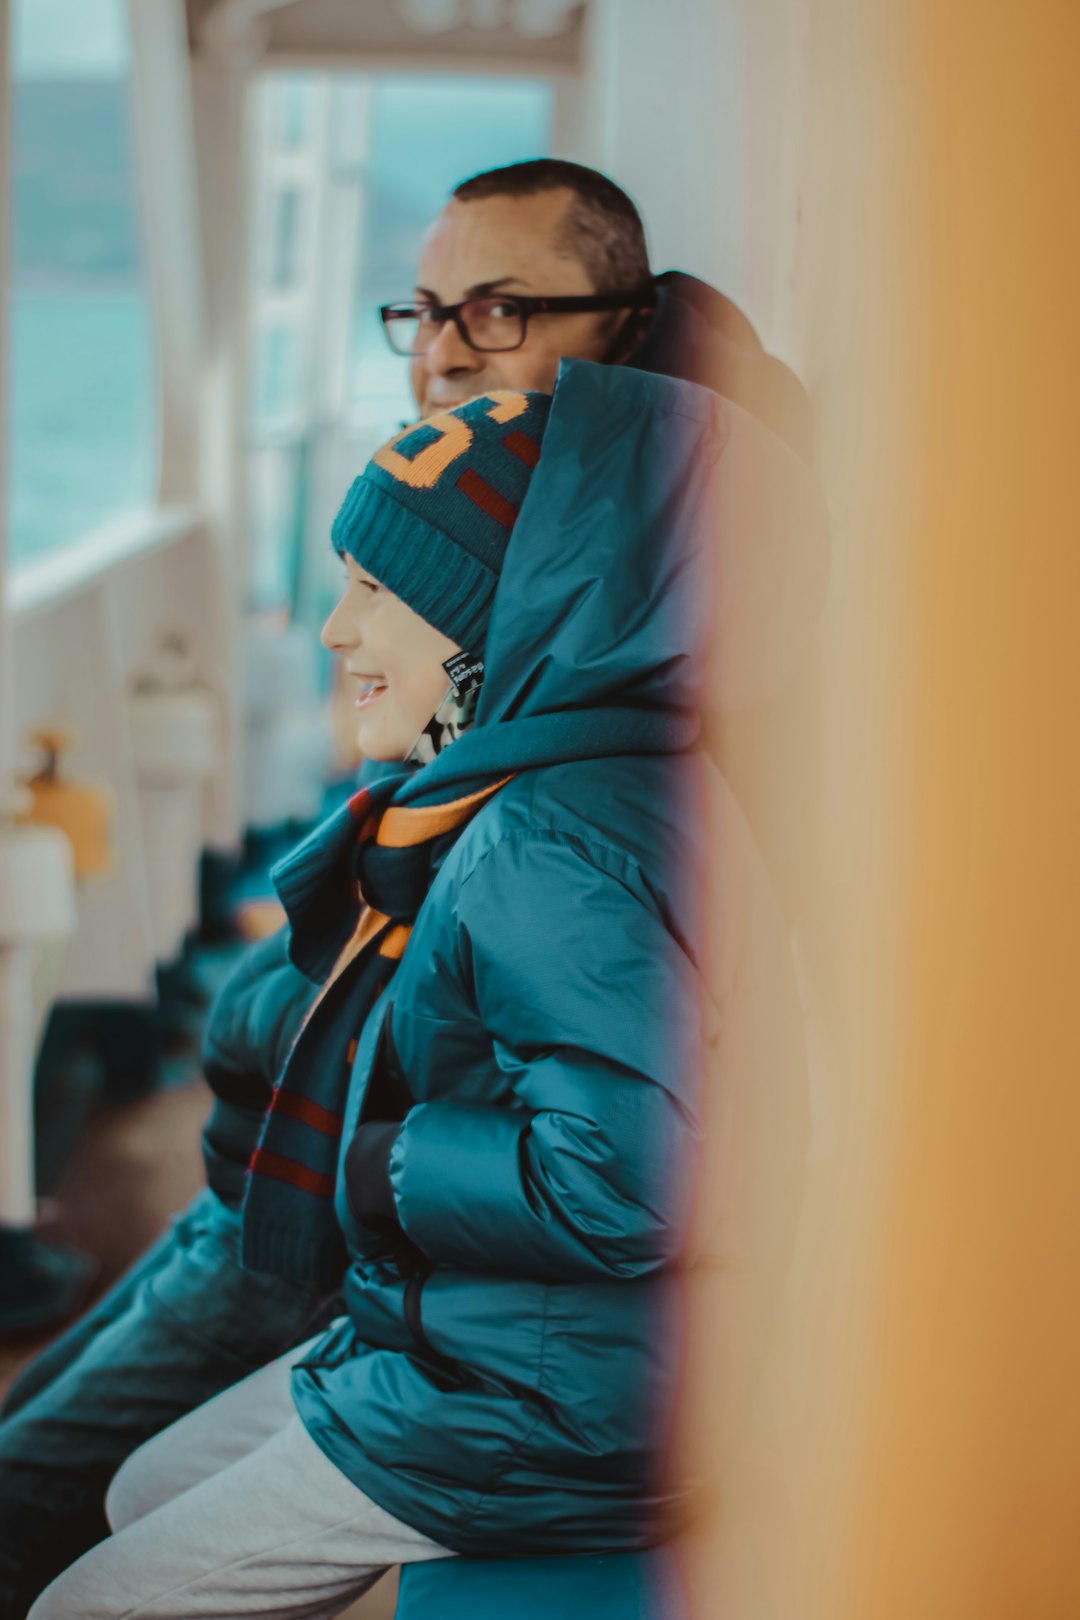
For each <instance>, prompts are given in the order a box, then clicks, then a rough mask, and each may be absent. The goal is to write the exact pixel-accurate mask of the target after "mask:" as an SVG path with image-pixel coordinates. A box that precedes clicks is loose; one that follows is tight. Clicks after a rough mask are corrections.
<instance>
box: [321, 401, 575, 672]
mask: <svg viewBox="0 0 1080 1620" xmlns="http://www.w3.org/2000/svg"><path fill="white" fill-rule="evenodd" d="M550 408H551V399H550V397H549V396H548V395H547V394H537V393H527V394H519V393H512V392H510V391H508V390H500V391H498V392H496V393H492V394H479V395H478V396H477V397H476V398H475V399H470V400H468V401H467V402H466V403H465V404H464V405H458V406H456V407H455V408H454V410H452V411H442V412H440V414H439V415H437V416H429V417H428V418H427V419H426V420H425V421H423V422H416V423H413V424H412V425H411V426H409V427H406V428H403V429H402V431H401V432H400V433H397V434H395V435H394V437H393V438H392V439H390V440H388V441H387V443H386V444H384V445H383V447H382V449H381V450H377V451H376V452H375V454H374V456H373V457H372V458H371V460H370V461H369V462H368V464H367V466H366V467H365V468H364V471H363V472H362V473H361V474H360V476H359V478H357V479H356V481H355V482H354V484H353V486H352V488H351V489H350V490H349V493H348V494H347V495H346V497H345V500H344V501H343V503H342V506H341V510H340V511H339V512H338V515H337V517H336V518H335V519H334V525H333V528H332V529H331V531H330V535H331V539H332V541H333V543H334V546H335V548H336V550H337V551H338V552H339V553H341V554H342V555H344V554H345V553H348V555H349V556H351V557H354V558H355V559H356V561H357V562H358V563H359V564H360V566H361V568H364V569H366V570H367V572H368V573H369V574H371V575H372V576H373V577H374V578H375V579H377V580H378V581H379V583H380V585H385V587H386V589H387V590H389V591H393V593H394V595H395V596H400V597H401V599H402V601H403V602H405V603H407V604H408V606H409V607H411V608H412V610H413V612H414V613H418V614H419V615H420V617H421V618H422V619H426V620H427V622H428V623H429V624H432V625H434V626H435V628H436V630H441V631H442V633H443V635H445V636H449V637H450V639H451V641H456V642H457V644H458V646H459V647H461V648H462V650H463V651H464V652H468V653H480V652H482V651H483V646H484V639H485V637H486V635H487V627H488V621H489V619H490V617H491V604H492V600H493V598H494V595H495V587H496V585H497V583H498V579H499V574H500V572H501V570H502V565H503V558H504V557H505V555H506V547H507V543H508V541H509V539H510V533H511V530H512V529H513V527H514V522H515V519H516V518H517V515H518V510H519V508H520V506H521V503H522V501H523V500H524V498H525V492H526V490H527V489H528V487H529V480H530V478H531V477H532V472H533V468H534V467H535V466H536V463H537V461H538V460H539V459H540V445H541V441H542V440H543V436H544V429H545V428H546V427H547V419H548V411H549V410H550Z"/></svg>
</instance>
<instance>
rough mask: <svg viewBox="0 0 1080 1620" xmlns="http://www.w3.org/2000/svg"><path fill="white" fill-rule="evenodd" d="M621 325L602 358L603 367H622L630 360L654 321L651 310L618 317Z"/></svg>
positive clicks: (617, 327)
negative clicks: (651, 321)
mask: <svg viewBox="0 0 1080 1620" xmlns="http://www.w3.org/2000/svg"><path fill="white" fill-rule="evenodd" d="M616 319H617V320H618V322H619V324H618V325H617V326H616V328H615V331H614V333H613V334H612V338H611V342H610V343H609V344H608V347H607V348H606V349H605V351H604V353H603V354H602V355H601V356H600V363H601V365H605V366H621V365H622V364H623V363H624V361H626V360H628V359H629V358H630V356H631V355H632V354H633V352H634V350H635V349H636V348H637V346H638V344H639V343H640V342H641V340H642V338H643V337H644V336H645V333H646V331H647V330H648V326H649V322H650V320H651V319H652V310H651V309H632V310H631V311H630V313H629V314H628V315H625V316H617V317H616Z"/></svg>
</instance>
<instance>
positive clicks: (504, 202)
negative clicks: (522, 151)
mask: <svg viewBox="0 0 1080 1620" xmlns="http://www.w3.org/2000/svg"><path fill="white" fill-rule="evenodd" d="M572 197H573V193H572V192H570V191H569V190H559V191H545V192H540V193H539V194H538V195H537V196H535V197H485V198H482V199H480V200H478V201H475V202H459V201H458V199H457V198H451V200H450V201H449V202H448V203H447V205H446V207H445V208H444V209H443V211H442V213H441V214H440V215H439V216H438V218H437V219H436V220H435V223H434V224H433V225H432V227H431V229H430V230H429V231H428V234H427V236H426V238H425V240H424V246H423V250H422V252H421V254H420V266H419V269H418V271H417V276H416V296H417V297H418V298H422V299H427V300H429V301H430V302H432V303H437V304H457V303H460V302H461V301H462V300H463V299H466V298H483V297H486V296H488V295H490V294H492V293H496V292H505V293H519V294H532V295H533V296H541V297H543V296H547V297H555V296H562V297H568V296H571V295H580V294H585V295H588V294H591V293H595V292H605V291H609V290H610V289H608V288H602V287H596V286H594V285H593V282H592V278H591V276H590V275H589V272H588V271H587V270H586V268H585V266H584V265H583V264H581V263H580V262H579V261H578V260H576V259H572V258H567V257H565V256H564V255H563V254H561V253H559V252H557V251H556V248H555V246H554V243H555V242H556V240H557V237H558V230H559V224H560V222H561V220H562V217H563V215H564V214H565V212H566V210H567V208H568V207H569V205H570V203H571V201H572ZM625 318H626V317H625V316H624V315H622V314H618V315H615V316H612V315H611V314H610V313H601V314H585V315H533V316H531V317H530V319H529V323H528V329H527V332H526V336H525V342H524V343H523V344H522V346H521V348H520V349H509V350H506V351H505V352H502V353H497V354H481V353H478V352H477V351H476V350H475V349H470V348H469V346H468V344H467V343H465V342H464V341H463V340H462V338H461V336H460V334H459V332H458V330H457V328H456V327H455V325H454V323H453V321H446V322H444V324H443V326H442V327H441V328H440V329H439V333H438V336H437V338H436V340H435V343H434V344H433V346H432V347H431V349H430V350H429V351H428V353H427V354H422V355H416V356H414V357H413V359H412V360H411V361H410V363H409V374H410V380H411V382H412V390H413V394H414V396H415V399H416V403H417V406H418V407H419V410H420V414H421V415H422V416H430V415H432V413H433V412H435V411H443V410H448V409H450V408H451V407H452V406H454V405H460V404H461V403H462V402H463V401H464V400H466V399H472V398H473V397H474V395H476V394H484V393H489V392H490V391H491V390H492V389H495V388H513V389H530V388H535V389H539V390H540V391H541V392H542V393H545V394H550V392H551V390H552V389H553V388H554V386H555V373H556V371H557V370H558V367H559V361H560V359H562V358H563V357H564V356H571V357H573V358H575V359H581V360H599V359H600V358H601V357H602V356H603V355H604V354H605V352H606V351H607V349H608V348H609V346H610V343H611V337H612V330H613V323H616V324H617V323H618V322H620V321H622V320H624V319H625Z"/></svg>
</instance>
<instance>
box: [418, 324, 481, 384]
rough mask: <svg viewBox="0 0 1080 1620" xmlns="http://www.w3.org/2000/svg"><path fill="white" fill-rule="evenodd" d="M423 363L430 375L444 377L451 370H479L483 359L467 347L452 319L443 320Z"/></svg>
mask: <svg viewBox="0 0 1080 1620" xmlns="http://www.w3.org/2000/svg"><path fill="white" fill-rule="evenodd" d="M425 363H426V366H427V370H428V371H429V372H431V374H432V376H436V377H445V376H447V375H448V374H449V373H450V372H452V371H479V370H480V368H481V366H482V365H483V363H484V360H483V356H482V355H480V354H477V352H476V350H475V349H470V348H469V345H468V344H467V343H466V342H465V340H464V338H463V337H462V335H461V333H460V332H459V331H458V329H457V327H456V326H455V325H454V322H453V321H443V323H442V325H441V326H440V327H439V331H438V335H437V337H436V339H435V341H434V343H433V344H432V345H431V348H430V349H429V350H428V352H427V354H426V356H425Z"/></svg>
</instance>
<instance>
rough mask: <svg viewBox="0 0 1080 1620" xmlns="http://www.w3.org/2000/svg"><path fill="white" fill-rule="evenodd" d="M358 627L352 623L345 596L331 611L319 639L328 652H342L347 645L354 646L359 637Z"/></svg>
mask: <svg viewBox="0 0 1080 1620" xmlns="http://www.w3.org/2000/svg"><path fill="white" fill-rule="evenodd" d="M355 631H356V627H355V626H354V625H352V624H351V623H350V617H349V615H348V614H347V613H346V611H345V599H344V597H343V598H342V599H341V601H340V602H339V603H338V604H337V606H336V607H335V608H333V609H332V610H331V612H330V615H329V617H328V618H327V620H326V623H325V624H324V625H323V627H322V629H321V630H320V631H319V640H320V641H321V642H322V644H323V646H324V647H325V648H326V650H327V652H342V651H344V649H345V648H346V647H353V646H355V645H356V642H357V640H358V639H359V638H358V636H357V634H356V633H355Z"/></svg>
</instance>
